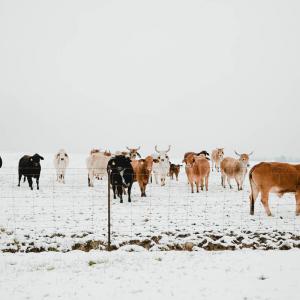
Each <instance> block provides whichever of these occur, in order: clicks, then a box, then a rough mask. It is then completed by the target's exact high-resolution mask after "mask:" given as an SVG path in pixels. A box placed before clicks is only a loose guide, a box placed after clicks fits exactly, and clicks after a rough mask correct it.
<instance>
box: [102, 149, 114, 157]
mask: <svg viewBox="0 0 300 300" xmlns="http://www.w3.org/2000/svg"><path fill="white" fill-rule="evenodd" d="M104 156H107V157H111V156H112V155H111V152H110V151H107V150H105V151H104Z"/></svg>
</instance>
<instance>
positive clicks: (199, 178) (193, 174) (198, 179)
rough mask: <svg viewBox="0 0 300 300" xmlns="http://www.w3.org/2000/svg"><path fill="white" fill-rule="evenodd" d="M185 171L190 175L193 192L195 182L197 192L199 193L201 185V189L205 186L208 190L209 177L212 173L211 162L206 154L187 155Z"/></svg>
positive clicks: (189, 179)
mask: <svg viewBox="0 0 300 300" xmlns="http://www.w3.org/2000/svg"><path fill="white" fill-rule="evenodd" d="M186 162H187V163H186V167H185V171H186V174H187V177H188V181H189V184H190V185H191V190H192V193H194V183H195V184H196V188H197V193H199V186H200V187H201V190H203V188H204V183H205V188H206V191H208V179H209V174H210V164H209V162H208V160H207V159H206V157H205V155H199V156H196V155H193V154H189V155H188V156H187V157H186Z"/></svg>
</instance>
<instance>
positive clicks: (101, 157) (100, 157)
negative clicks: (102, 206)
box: [86, 149, 112, 187]
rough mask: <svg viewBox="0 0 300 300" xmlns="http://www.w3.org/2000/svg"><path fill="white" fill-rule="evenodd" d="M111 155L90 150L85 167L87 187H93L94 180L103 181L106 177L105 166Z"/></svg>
mask: <svg viewBox="0 0 300 300" xmlns="http://www.w3.org/2000/svg"><path fill="white" fill-rule="evenodd" d="M111 157H112V154H111V153H110V152H107V151H104V152H100V150H97V149H96V150H95V149H94V150H92V151H91V153H90V156H89V157H88V158H87V160H86V166H87V169H88V185H89V186H90V187H93V186H94V178H96V179H98V180H99V179H101V180H102V179H103V178H104V177H106V176H107V164H108V161H109V160H110V159H111Z"/></svg>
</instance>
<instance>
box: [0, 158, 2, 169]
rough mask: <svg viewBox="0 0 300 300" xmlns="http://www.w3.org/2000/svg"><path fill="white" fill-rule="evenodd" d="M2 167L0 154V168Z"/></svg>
mask: <svg viewBox="0 0 300 300" xmlns="http://www.w3.org/2000/svg"><path fill="white" fill-rule="evenodd" d="M1 167H2V158H1V156H0V168H1Z"/></svg>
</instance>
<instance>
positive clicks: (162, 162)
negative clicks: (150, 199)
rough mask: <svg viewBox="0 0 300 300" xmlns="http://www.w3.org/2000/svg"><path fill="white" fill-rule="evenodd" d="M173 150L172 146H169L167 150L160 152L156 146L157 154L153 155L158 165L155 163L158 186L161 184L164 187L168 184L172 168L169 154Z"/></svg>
mask: <svg viewBox="0 0 300 300" xmlns="http://www.w3.org/2000/svg"><path fill="white" fill-rule="evenodd" d="M170 150H171V146H170V145H169V147H168V149H167V150H164V151H162V150H158V148H157V146H155V151H156V153H157V154H155V155H152V156H153V158H154V159H157V160H158V162H157V163H153V174H154V178H155V182H156V184H158V183H159V180H160V184H161V186H164V185H165V184H166V178H167V176H168V173H169V168H170V161H169V156H168V154H167V153H168V152H169V151H170Z"/></svg>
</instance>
